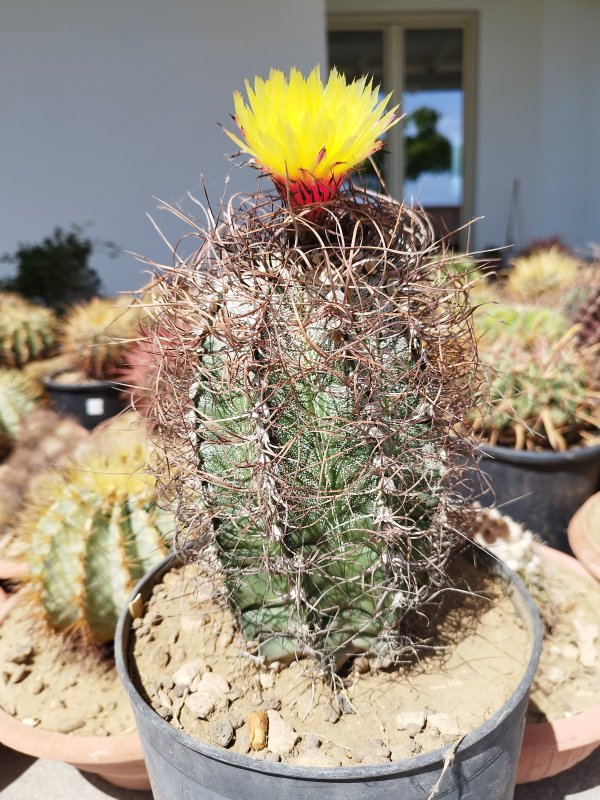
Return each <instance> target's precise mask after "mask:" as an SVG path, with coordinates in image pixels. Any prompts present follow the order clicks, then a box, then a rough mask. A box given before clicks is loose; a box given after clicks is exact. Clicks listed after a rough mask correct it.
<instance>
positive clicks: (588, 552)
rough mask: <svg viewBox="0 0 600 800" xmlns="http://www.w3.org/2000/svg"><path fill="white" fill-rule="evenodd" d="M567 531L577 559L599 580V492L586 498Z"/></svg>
mask: <svg viewBox="0 0 600 800" xmlns="http://www.w3.org/2000/svg"><path fill="white" fill-rule="evenodd" d="M568 533H569V544H570V546H571V550H572V551H573V552H574V553H575V555H576V556H577V559H578V561H580V562H581V564H582V565H583V566H584V567H585V568H586V569H587V571H588V572H589V573H591V574H592V575H593V576H594V578H596V579H597V580H599V581H600V492H598V493H597V494H594V495H592V496H591V497H590V498H589V500H586V502H585V503H584V504H583V505H582V506H581V508H580V509H579V510H578V511H577V513H576V514H575V515H574V516H573V519H572V520H571V522H570V523H569V530H568Z"/></svg>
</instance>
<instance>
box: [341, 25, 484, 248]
mask: <svg viewBox="0 0 600 800" xmlns="http://www.w3.org/2000/svg"><path fill="white" fill-rule="evenodd" d="M434 28H460V29H461V30H462V32H463V54H462V73H463V99H464V106H463V131H464V140H463V153H462V162H463V163H462V169H463V172H462V177H463V192H462V203H461V207H460V225H461V232H460V234H459V239H460V243H461V246H462V247H463V248H464V247H466V246H467V240H468V238H469V236H468V234H469V227H468V222H469V221H470V220H472V219H473V214H474V208H475V163H476V146H477V142H476V128H477V126H476V119H477V113H476V104H477V60H478V50H477V44H478V40H479V35H478V31H479V14H478V12H477V11H472V12H471V11H470V12H456V13H454V12H448V13H444V12H436V11H431V12H418V13H411V12H397V13H388V14H381V13H373V14H368V13H364V14H360V13H359V14H353V13H343V12H338V13H330V14H328V15H327V33H328V34H329V32H330V31H336V32H338V31H339V32H343V31H360V30H368V31H373V30H375V31H380V32H381V33H382V36H383V74H384V82H385V85H386V87H390V89H388V91H389V90H391V91H393V96H392V100H393V99H394V98H398V97H399V98H402V97H403V95H404V86H405V83H404V31H405V30H410V29H424V30H427V29H434ZM327 55H328V60H329V52H328V53H327ZM396 102H397V100H396ZM400 111H402V108H400ZM388 142H389V150H388V153H387V155H386V161H387V163H386V167H387V174H388V175H389V176H390V180H389V182H388V190H389V192H390V194H391V195H392V197H396V198H402V197H403V184H404V178H403V176H404V147H403V126H402V125H395V126H394V127H393V128H392V129H391V130H390V131H389V133H388ZM465 225H466V226H467V227H466V228H464V226H465Z"/></svg>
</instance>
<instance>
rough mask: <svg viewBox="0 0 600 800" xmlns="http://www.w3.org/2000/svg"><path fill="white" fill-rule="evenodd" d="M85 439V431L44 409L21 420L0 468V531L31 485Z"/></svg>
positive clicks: (71, 452) (65, 457)
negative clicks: (16, 434) (14, 441)
mask: <svg viewBox="0 0 600 800" xmlns="http://www.w3.org/2000/svg"><path fill="white" fill-rule="evenodd" d="M88 438H89V432H88V431H86V429H85V428H82V427H81V425H78V424H77V423H76V422H75V421H74V420H71V419H61V418H60V417H59V416H58V414H55V413H54V411H51V410H50V409H48V408H38V409H37V410H35V411H33V412H31V413H29V414H28V415H27V416H26V417H24V418H23V419H22V420H21V423H20V426H19V431H18V436H17V439H16V444H15V447H14V450H13V452H12V453H11V454H10V456H9V457H8V458H7V460H6V462H5V463H4V464H2V466H0V531H2V530H3V529H5V528H7V527H8V526H9V524H10V523H12V522H13V521H14V518H15V515H16V512H17V511H18V510H19V508H20V506H21V504H22V502H23V498H24V496H25V494H26V492H27V489H28V487H29V486H30V484H31V482H32V481H33V480H34V479H35V478H36V477H37V476H38V475H40V474H41V473H43V472H46V471H48V470H49V469H52V468H53V467H56V466H58V465H60V464H62V463H63V462H64V461H65V459H67V458H69V457H71V456H72V455H73V454H74V452H75V451H76V449H78V448H79V447H81V445H82V443H84V442H86V441H87V440H88Z"/></svg>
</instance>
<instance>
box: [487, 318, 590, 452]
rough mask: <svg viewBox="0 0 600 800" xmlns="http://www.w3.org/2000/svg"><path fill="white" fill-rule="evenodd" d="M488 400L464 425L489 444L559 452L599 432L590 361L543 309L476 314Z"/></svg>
mask: <svg viewBox="0 0 600 800" xmlns="http://www.w3.org/2000/svg"><path fill="white" fill-rule="evenodd" d="M475 320H476V329H477V331H478V333H479V354H480V358H481V361H482V364H483V365H484V368H485V372H486V374H487V377H488V381H489V395H488V400H487V402H485V403H482V404H481V405H480V407H479V408H478V409H477V411H476V412H473V413H472V417H471V419H472V423H471V424H472V426H473V428H474V429H475V430H476V431H480V432H483V433H485V434H486V435H487V437H488V438H489V441H490V442H491V443H492V444H502V445H507V446H514V447H516V448H518V449H523V448H528V449H540V448H542V449H544V448H546V449H547V448H551V449H555V450H566V449H567V448H568V447H570V446H573V445H577V444H581V443H583V442H585V440H586V437H588V438H593V437H597V436H598V435H599V433H600V402H599V397H598V392H597V388H598V378H599V377H600V376H599V375H598V367H597V358H596V357H595V353H594V352H593V350H592V349H591V348H582V347H581V345H580V344H579V342H578V340H577V327H576V326H571V323H570V321H569V320H568V318H567V317H566V316H564V315H563V314H561V313H560V312H558V311H553V310H551V309H546V308H512V307H507V306H502V305H495V306H489V307H486V308H483V309H480V310H479V311H478V312H477V313H476V315H475Z"/></svg>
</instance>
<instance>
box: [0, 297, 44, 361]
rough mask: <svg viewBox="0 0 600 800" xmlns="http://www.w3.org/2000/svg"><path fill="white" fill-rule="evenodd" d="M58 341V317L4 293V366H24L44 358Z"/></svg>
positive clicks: (0, 331) (0, 317)
mask: <svg viewBox="0 0 600 800" xmlns="http://www.w3.org/2000/svg"><path fill="white" fill-rule="evenodd" d="M55 338H56V318H55V316H54V314H53V312H52V311H50V310H49V309H47V308H41V307H39V306H35V305H33V304H32V303H28V302H26V301H25V300H23V299H22V298H20V297H18V295H12V294H10V293H4V294H1V293H0V364H5V365H6V366H9V367H20V366H22V365H23V364H26V363H28V362H29V361H32V360H34V359H37V358H42V357H44V356H45V355H46V354H47V353H48V351H49V350H50V348H51V347H52V345H53V344H54V341H55Z"/></svg>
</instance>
